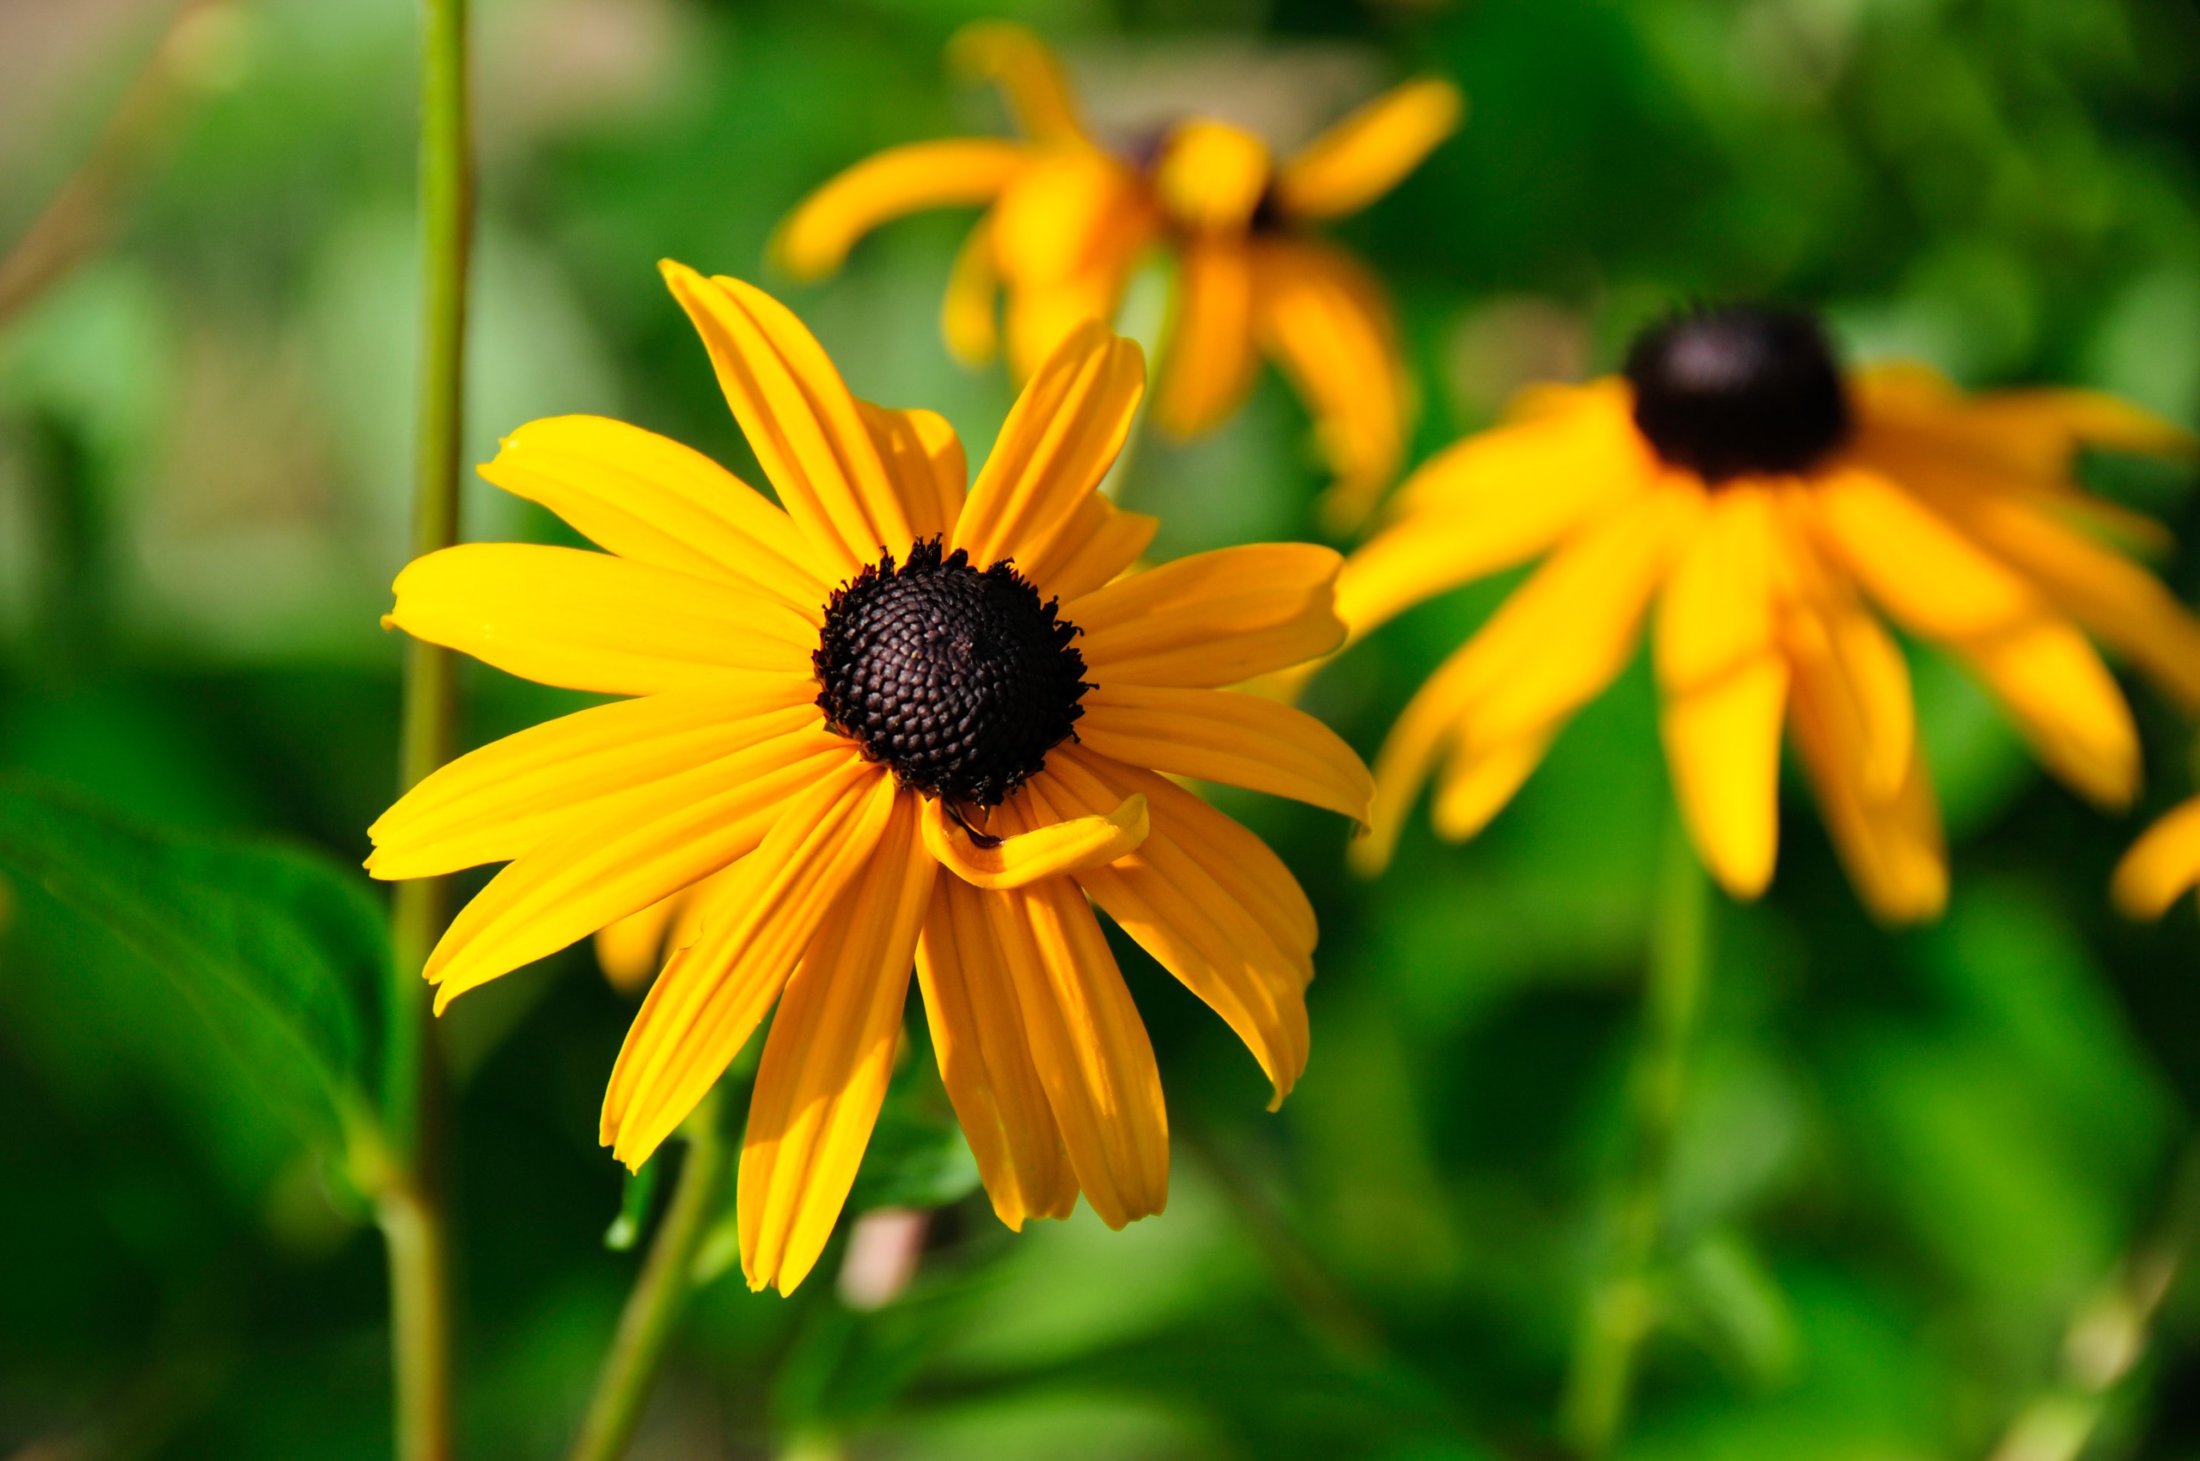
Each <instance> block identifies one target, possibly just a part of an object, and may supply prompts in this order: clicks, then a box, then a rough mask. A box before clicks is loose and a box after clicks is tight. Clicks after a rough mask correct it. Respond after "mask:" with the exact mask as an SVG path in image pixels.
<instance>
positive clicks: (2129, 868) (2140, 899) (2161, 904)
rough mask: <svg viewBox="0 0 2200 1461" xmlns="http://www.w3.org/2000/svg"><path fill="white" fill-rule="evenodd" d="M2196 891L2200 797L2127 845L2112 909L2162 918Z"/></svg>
mask: <svg viewBox="0 0 2200 1461" xmlns="http://www.w3.org/2000/svg"><path fill="white" fill-rule="evenodd" d="M2195 887H2200V797H2194V798H2193V799H2192V800H2190V801H2188V802H2185V803H2183V804H2182V805H2180V806H2178V807H2177V808H2176V809H2175V810H2173V811H2171V812H2170V813H2169V814H2168V815H2167V816H2165V817H2163V818H2162V820H2161V821H2159V822H2156V823H2155V824H2154V825H2153V826H2151V827H2149V828H2147V830H2146V835H2144V836H2142V837H2141V838H2140V839H2139V840H2138V841H2137V842H2134V843H2133V844H2132V845H2131V851H2129V852H2127V853H2125V854H2124V860H2123V861H2122V862H2120V863H2118V864H2117V865H2116V882H2115V886H2114V889H2113V892H2114V895H2115V899H2116V906H2117V907H2119V908H2121V909H2123V910H2124V912H2126V913H2128V914H2130V915H2131V916H2132V917H2133V918H2160V917H2161V916H2162V915H2163V914H2164V913H2167V912H2168V911H2169V905H2170V904H2172V903H2174V902H2176V901H2177V899H2178V897H2179V895H2181V894H2184V893H2189V892H2191V891H2192V890H2193V889H2194V888H2195Z"/></svg>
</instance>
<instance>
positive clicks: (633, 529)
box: [480, 416, 834, 616]
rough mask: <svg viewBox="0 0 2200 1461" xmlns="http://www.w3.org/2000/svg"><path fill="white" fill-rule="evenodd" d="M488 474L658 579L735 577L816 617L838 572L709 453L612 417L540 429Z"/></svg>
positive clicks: (510, 442) (526, 432)
mask: <svg viewBox="0 0 2200 1461" xmlns="http://www.w3.org/2000/svg"><path fill="white" fill-rule="evenodd" d="M480 471H481V475H482V476H483V477H484V478H485V479H487V480H488V481H490V482H493V483H495V484H496V485H497V486H499V487H501V488H503V489H504V490H505V491H507V492H509V493H512V494H513V495H514V496H516V497H524V498H527V499H528V500H529V501H531V502H539V503H541V504H542V505H543V506H544V507H547V508H549V509H550V510H551V511H552V512H554V513H556V514H557V515H558V516H559V517H561V518H564V519H565V520H566V521H567V522H568V523H571V524H572V525H573V527H574V528H575V529H577V530H578V531H580V532H581V533H582V534H584V535H586V536H587V537H588V538H589V540H590V541H592V542H594V543H595V544H596V545H597V546H599V547H601V548H605V549H608V550H609V551H611V552H613V553H616V554H618V555H619V556H620V557H622V558H631V559H634V560H635V561H636V562H640V563H647V564H651V565H653V566H655V567H658V568H671V569H677V570H678V571H680V572H682V573H692V574H697V575H700V576H702V577H705V578H709V577H725V578H730V579H732V580H733V581H734V582H736V583H739V584H741V585H744V586H745V587H748V588H749V589H751V590H752V591H760V592H764V593H768V594H776V595H778V596H780V597H782V598H784V599H786V600H787V601H788V603H790V604H792V605H793V606H794V607H796V608H797V609H800V610H801V611H802V612H804V613H805V614H809V615H812V616H814V615H816V614H817V613H818V612H819V608H820V606H821V605H822V604H823V603H824V602H825V590H826V588H827V587H828V586H829V585H828V582H827V578H826V575H827V574H828V573H830V572H832V571H833V567H834V565H833V564H832V562H831V560H830V559H827V558H825V557H823V556H822V555H820V554H819V553H818V552H817V551H816V549H815V548H814V547H813V546H812V545H811V544H810V542H809V540H808V539H806V538H804V537H803V536H802V534H801V532H800V531H799V530H798V529H796V527H795V525H794V523H793V522H792V521H791V520H790V519H789V518H788V517H787V515H786V514H785V513H784V512H781V511H780V510H779V509H778V508H777V507H775V506H773V505H772V504H771V503H769V502H767V501H765V500H764V499H763V498H762V497H761V496H759V495H758V494H757V492H756V491H755V489H753V488H752V487H750V486H749V485H748V484H747V483H746V482H743V481H742V480H741V479H740V478H739V477H736V476H734V475H733V473H731V472H729V471H727V470H726V469H725V468H724V467H721V466H719V465H718V464H717V463H716V462H714V461H712V460H711V459H710V458H709V457H706V456H704V455H703V454H702V453H701V452H698V451H693V450H690V449H689V448H687V447H684V446H682V445H680V443H678V442H676V441H673V440H670V439H669V438H667V437H662V436H659V435H657V434H656V433H655V432H652V431H644V430H642V428H640V427H639V426H629V425H627V424H626V423H625V422H623V421H612V420H608V419H606V418H605V417H602V416H552V417H549V418H547V419H545V420H542V421H530V422H528V423H527V424H526V425H525V426H522V427H521V428H520V429H519V430H517V431H515V432H513V433H512V434H511V435H510V436H507V437H505V438H504V441H503V442H502V444H501V445H500V447H499V448H498V451H497V454H496V459H495V460H494V461H491V462H489V463H487V464H486V465H484V466H483V467H482V468H481V469H480Z"/></svg>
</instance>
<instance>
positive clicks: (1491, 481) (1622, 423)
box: [1337, 391, 1657, 638]
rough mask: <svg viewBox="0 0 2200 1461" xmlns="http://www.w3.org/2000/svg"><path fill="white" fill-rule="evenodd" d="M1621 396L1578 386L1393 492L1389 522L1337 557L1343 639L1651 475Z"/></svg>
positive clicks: (1527, 549)
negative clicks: (1557, 404) (1569, 396)
mask: <svg viewBox="0 0 2200 1461" xmlns="http://www.w3.org/2000/svg"><path fill="white" fill-rule="evenodd" d="M1656 470H1657V469H1656V464H1655V463H1654V462H1653V461H1651V460H1650V458H1649V455H1648V453H1647V452H1646V450H1645V449H1644V447H1643V445H1642V441H1641V437H1640V436H1639V435H1638V434H1637V433H1636V431H1635V430H1634V423H1633V422H1632V421H1631V420H1629V419H1628V415H1627V407H1626V403H1625V400H1624V398H1623V397H1621V396H1620V395H1618V394H1617V393H1614V392H1610V391H1599V392H1595V393H1591V392H1588V391H1583V392H1580V393H1579V394H1578V396H1577V397H1576V398H1575V399H1573V400H1571V401H1569V403H1568V404H1567V406H1566V407H1565V408H1564V409H1563V410H1559V411H1553V412H1546V413H1542V414H1539V415H1537V416H1535V417H1533V418H1532V419H1529V420H1525V421H1519V422H1515V423H1512V424H1508V425H1503V426H1499V427H1497V428H1495V429H1494V430H1490V431H1485V432H1482V433H1480V434H1478V435H1475V436H1470V437H1468V438H1466V439H1465V440H1464V441H1462V442H1460V443H1458V444H1457V445H1455V446H1453V447H1450V448H1449V449H1447V450H1445V451H1443V452H1440V453H1438V454H1437V455H1436V456H1434V457H1432V458H1430V459H1429V461H1428V462H1427V463H1426V464H1424V465H1423V466H1421V467H1420V468H1419V469H1418V470H1416V471H1415V472H1414V474H1413V475H1412V476H1411V477H1409V478H1407V479H1406V481H1405V483H1404V484H1403V485H1401V486H1400V487H1399V489H1398V495H1397V498H1396V501H1397V504H1398V508H1399V511H1398V514H1397V516H1396V517H1395V518H1394V519H1393V520H1392V521H1391V522H1390V523H1389V524H1388V525H1387V526H1386V527H1384V529H1383V530H1382V531H1381V532H1380V533H1378V534H1376V535H1375V537H1373V538H1372V539H1370V540H1369V541H1368V542H1367V544H1366V545H1365V546H1363V547H1361V548H1360V549H1359V550H1358V551H1356V552H1355V553H1353V554H1352V556H1351V557H1350V558H1349V559H1348V560H1347V561H1346V563H1345V567H1344V572H1343V574H1342V575H1340V576H1339V578H1338V580H1337V613H1338V615H1339V617H1341V618H1342V619H1343V620H1344V621H1345V623H1346V624H1347V625H1348V626H1349V627H1350V629H1351V631H1352V634H1353V636H1354V637H1355V638H1357V637H1359V636H1361V635H1364V634H1366V633H1368V632H1369V631H1370V630H1372V629H1374V628H1375V627H1376V626H1377V625H1379V624H1381V623H1383V622H1385V621H1386V620H1388V619H1390V618H1391V617H1392V616H1394V615H1396V614H1398V613H1400V612H1401V611H1403V610H1405V609H1408V608H1410V607H1412V606H1413V605H1414V604H1417V603H1420V602H1421V601H1422V600H1424V599H1429V598H1433V597H1435V596H1436V595H1437V594H1440V593H1443V592H1444V591H1445V590H1447V589H1451V588H1454V587H1456V586H1458V585H1460V584H1463V583H1467V582H1469V581H1470V580H1473V579H1477V578H1481V577H1483V576H1485V575H1487V574H1491V573H1495V572H1496V571H1497V570H1499V569H1501V568H1510V567H1512V566H1513V565H1514V564H1517V563H1525V562H1527V561H1528V560H1529V559H1530V558H1533V557H1535V556H1536V555H1537V554H1538V553H1542V552H1545V551H1547V550H1548V549H1549V548H1550V547H1551V546H1552V545H1553V544H1554V543H1556V542H1558V541H1559V540H1560V539H1561V538H1564V537H1565V536H1567V535H1568V534H1570V533H1572V532H1574V531H1575V530H1576V529H1578V528H1579V527H1580V526H1581V525H1582V524H1583V523H1585V522H1587V521H1589V520H1590V519H1592V518H1593V517H1595V516H1596V515H1598V514H1600V513H1603V512H1607V511H1611V510H1613V509H1614V508H1615V507H1616V506H1617V504H1619V503H1621V502H1624V501H1626V500H1627V499H1629V498H1631V497H1635V496H1639V495H1641V493H1642V492H1643V491H1644V490H1646V488H1647V487H1648V485H1649V483H1650V482H1651V481H1652V480H1653V478H1654V476H1655V475H1656Z"/></svg>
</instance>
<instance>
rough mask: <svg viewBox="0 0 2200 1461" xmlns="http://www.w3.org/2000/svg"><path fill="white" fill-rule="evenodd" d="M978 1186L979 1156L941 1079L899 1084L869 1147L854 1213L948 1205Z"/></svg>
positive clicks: (853, 1196)
mask: <svg viewBox="0 0 2200 1461" xmlns="http://www.w3.org/2000/svg"><path fill="white" fill-rule="evenodd" d="M977 1188H978V1162H977V1158H975V1157H973V1156H972V1155H971V1154H970V1143H969V1142H967V1141H965V1140H963V1134H962V1128H961V1127H960V1126H958V1125H956V1124H955V1113H954V1111H953V1110H952V1109H951V1108H950V1107H949V1106H948V1104H947V1098H946V1095H945V1093H944V1092H942V1091H941V1090H940V1089H939V1087H938V1082H937V1080H931V1081H926V1080H917V1079H911V1080H897V1081H896V1082H895V1083H894V1086H893V1088H892V1089H891V1090H889V1091H888V1093H887V1097H886V1105H885V1107H884V1108H883V1109H882V1110H881V1111H880V1112H879V1116H878V1125H877V1126H876V1127H874V1128H873V1129H872V1131H871V1144H870V1146H868V1147H866V1148H865V1149H864V1153H863V1167H862V1170H861V1171H859V1172H857V1173H856V1185H855V1188H854V1190H853V1191H852V1192H850V1193H849V1194H848V1210H849V1211H850V1212H851V1213H858V1212H868V1211H870V1210H871V1209H873V1208H879V1207H945V1206H947V1205H948V1204H949V1203H951V1202H959V1201H961V1200H962V1199H963V1198H965V1197H968V1196H969V1195H970V1194H971V1193H972V1192H975V1191H976V1190H977Z"/></svg>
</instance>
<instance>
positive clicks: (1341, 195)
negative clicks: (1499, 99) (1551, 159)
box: [1276, 77, 1465, 218]
mask: <svg viewBox="0 0 2200 1461" xmlns="http://www.w3.org/2000/svg"><path fill="white" fill-rule="evenodd" d="M1464 111H1465V107H1464V104H1463V103H1462V101H1461V98H1460V95H1459V88H1457V87H1456V86H1453V85H1452V84H1451V83H1450V82H1448V81H1443V80H1439V79H1437V78H1435V77H1423V78H1421V79H1420V80H1417V81H1409V82H1407V83H1406V84H1405V85H1403V86H1399V87H1395V88H1393V89H1392V90H1390V91H1387V92H1385V93H1383V94H1382V95H1381V96H1379V97H1376V98H1375V99H1374V100H1373V101H1371V102H1369V103H1367V105H1365V106H1363V107H1361V108H1360V109H1359V110H1358V111H1356V112H1354V113H1352V114H1351V115H1350V116H1348V117H1346V118H1345V119H1344V120H1343V121H1341V122H1338V123H1337V124H1336V125H1334V126H1332V127H1331V128H1330V129H1329V130H1328V131H1326V132H1324V133H1322V134H1321V135H1320V136H1319V137H1316V138H1315V139H1314V140H1313V141H1312V142H1310V143H1308V144H1307V146H1306V147H1305V148H1304V149H1303V150H1301V151H1300V152H1299V154H1298V155H1297V156H1296V157H1293V158H1292V159H1291V160H1290V161H1289V162H1286V163H1285V164H1284V165H1283V168H1282V170H1281V172H1279V173H1278V175H1277V177H1276V200H1277V202H1278V203H1279V204H1280V205H1281V206H1282V208H1283V210H1284V211H1285V212H1286V213H1290V214H1292V215H1294V216H1296V217H1299V218H1337V217H1341V216H1343V215H1344V214H1347V213H1357V212H1359V211H1360V210H1361V209H1362V208H1365V207H1366V206H1367V205H1368V204H1370V203H1372V202H1374V201H1375V200H1376V199H1377V198H1380V197H1381V196H1382V195H1383V194H1385V193H1387V192H1389V191H1390V190H1391V189H1392V188H1395V187H1396V186H1398V184H1399V182H1400V181H1402V180H1403V179H1404V178H1405V176H1406V174H1407V173H1410V172H1412V171H1413V170H1414V169H1415V168H1417V167H1419V166H1420V165H1421V159H1423V158H1425V157H1427V156H1428V155H1429V153H1430V152H1432V151H1434V150H1435V148H1436V145H1437V144H1438V143H1440V142H1442V141H1443V140H1444V139H1445V138H1446V137H1449V136H1450V135H1451V134H1452V133H1453V132H1455V131H1457V130H1458V128H1459V119H1460V117H1461V115H1462V114H1463V113H1464Z"/></svg>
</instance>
